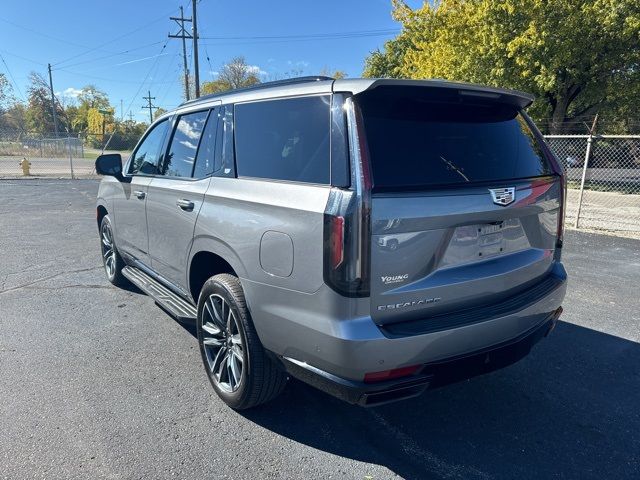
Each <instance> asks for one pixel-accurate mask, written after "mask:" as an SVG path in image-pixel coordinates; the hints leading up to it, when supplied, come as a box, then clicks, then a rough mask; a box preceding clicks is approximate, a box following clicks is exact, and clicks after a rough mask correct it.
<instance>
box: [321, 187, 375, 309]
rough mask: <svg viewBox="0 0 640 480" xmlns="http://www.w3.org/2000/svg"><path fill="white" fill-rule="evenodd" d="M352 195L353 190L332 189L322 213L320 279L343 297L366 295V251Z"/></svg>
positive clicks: (367, 286)
mask: <svg viewBox="0 0 640 480" xmlns="http://www.w3.org/2000/svg"><path fill="white" fill-rule="evenodd" d="M354 197H355V196H354V194H353V192H351V191H346V190H339V189H332V191H331V194H330V195H329V202H328V204H327V210H326V212H325V214H324V281H325V283H326V284H327V285H329V287H331V288H332V289H333V290H335V291H336V292H338V293H339V294H341V295H344V296H346V297H366V296H368V295H369V275H368V272H369V260H368V250H366V251H364V252H363V250H362V243H363V242H362V239H361V234H360V230H361V226H360V224H359V222H358V218H359V217H360V215H359V214H358V213H359V212H358V208H357V202H356V201H355V198H354ZM365 239H368V236H366V237H365Z"/></svg>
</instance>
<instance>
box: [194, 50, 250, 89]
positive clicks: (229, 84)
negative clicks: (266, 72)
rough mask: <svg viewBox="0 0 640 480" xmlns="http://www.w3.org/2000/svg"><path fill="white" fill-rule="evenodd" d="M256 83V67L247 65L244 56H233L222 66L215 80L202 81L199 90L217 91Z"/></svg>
mask: <svg viewBox="0 0 640 480" xmlns="http://www.w3.org/2000/svg"><path fill="white" fill-rule="evenodd" d="M256 83H260V76H259V72H258V71H257V69H256V68H255V67H252V66H251V65H248V64H247V62H246V61H245V59H244V57H235V58H232V59H231V61H230V62H228V63H226V64H225V65H223V66H222V69H221V70H220V73H219V74H218V78H217V79H216V80H213V81H211V82H204V83H203V84H202V87H201V91H202V93H203V94H209V93H218V92H223V91H226V90H232V89H234V88H242V87H249V86H251V85H255V84H256Z"/></svg>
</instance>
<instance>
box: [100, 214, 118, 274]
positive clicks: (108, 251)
mask: <svg viewBox="0 0 640 480" xmlns="http://www.w3.org/2000/svg"><path fill="white" fill-rule="evenodd" d="M101 242H102V257H103V258H104V268H105V270H106V272H107V276H108V277H109V278H113V277H114V276H115V274H116V251H115V249H114V248H113V233H112V232H111V225H109V223H108V222H104V223H103V225H102V236H101Z"/></svg>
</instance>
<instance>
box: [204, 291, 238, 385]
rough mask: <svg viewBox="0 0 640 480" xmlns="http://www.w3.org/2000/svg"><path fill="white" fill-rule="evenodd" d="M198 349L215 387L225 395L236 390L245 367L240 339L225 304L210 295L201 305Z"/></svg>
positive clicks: (222, 300) (223, 300)
mask: <svg viewBox="0 0 640 480" xmlns="http://www.w3.org/2000/svg"><path fill="white" fill-rule="evenodd" d="M202 345H203V348H204V352H205V355H206V359H207V367H208V369H209V373H210V374H211V378H213V380H214V381H215V383H216V385H218V387H220V389H221V390H223V391H225V392H235V391H236V390H238V388H240V384H241V382H242V370H243V368H244V363H245V349H244V345H243V343H242V335H241V334H240V329H239V327H238V320H237V318H236V315H235V314H234V313H233V310H232V309H231V307H230V305H229V303H228V302H227V301H226V300H225V299H224V298H222V297H221V296H220V295H217V294H213V295H210V296H209V298H207V301H206V302H205V304H204V309H203V312H202Z"/></svg>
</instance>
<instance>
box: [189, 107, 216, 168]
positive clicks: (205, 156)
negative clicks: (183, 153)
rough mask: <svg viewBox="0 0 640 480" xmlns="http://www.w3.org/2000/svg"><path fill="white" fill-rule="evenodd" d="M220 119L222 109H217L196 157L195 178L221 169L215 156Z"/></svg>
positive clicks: (203, 134) (209, 121) (213, 112)
mask: <svg viewBox="0 0 640 480" xmlns="http://www.w3.org/2000/svg"><path fill="white" fill-rule="evenodd" d="M219 118H220V109H219V108H215V109H214V110H212V111H211V114H210V115H209V119H208V120H207V125H206V126H205V127H204V131H203V132H202V139H201V140H200V148H198V154H197V156H196V166H195V167H194V169H193V178H204V177H206V176H208V175H211V174H212V173H213V172H215V171H216V170H218V169H219V168H220V166H219V165H217V163H219V162H217V160H216V155H215V148H216V134H217V130H218V123H219Z"/></svg>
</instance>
